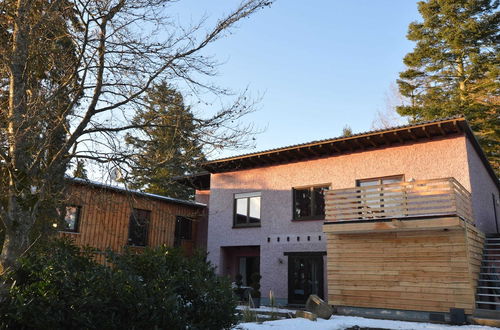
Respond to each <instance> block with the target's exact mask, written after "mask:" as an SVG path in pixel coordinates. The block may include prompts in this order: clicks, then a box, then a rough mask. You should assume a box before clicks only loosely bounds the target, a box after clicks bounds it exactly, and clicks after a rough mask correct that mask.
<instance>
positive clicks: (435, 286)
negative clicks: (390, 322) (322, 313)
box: [324, 217, 481, 313]
mask: <svg viewBox="0 0 500 330" xmlns="http://www.w3.org/2000/svg"><path fill="white" fill-rule="evenodd" d="M444 219H446V220H445V221H444V222H442V223H441V225H443V224H454V225H455V227H454V228H455V229H454V230H448V231H443V230H435V229H431V230H429V229H425V228H421V229H422V230H418V229H420V228H418V226H417V229H415V230H413V231H407V232H404V231H401V224H398V225H397V226H395V229H396V230H397V231H394V232H390V233H387V232H373V231H370V230H372V229H373V228H372V229H368V228H367V229H368V230H367V231H366V232H365V233H349V234H338V233H336V232H328V231H327V230H329V229H331V228H334V227H336V226H343V225H344V224H334V225H328V224H327V225H324V230H325V232H327V258H326V259H327V265H328V271H327V278H328V290H329V291H328V292H329V303H330V304H334V305H335V304H336V305H343V306H358V307H370V308H391V309H403V310H421V311H440V312H449V308H464V309H465V310H466V312H467V313H472V311H473V309H474V299H475V297H474V288H473V287H472V286H471V283H472V281H473V279H474V274H472V273H471V271H470V267H471V265H473V264H472V263H471V260H476V259H474V258H478V257H476V256H474V254H475V253H476V252H477V251H478V250H479V249H480V247H479V246H478V245H480V241H478V240H480V237H481V236H480V233H478V234H476V232H475V231H476V230H475V228H474V227H472V226H471V225H470V224H467V223H464V222H463V221H462V220H460V219H459V218H458V217H449V218H444ZM440 220H441V219H440ZM418 221H421V222H424V223H425V222H427V224H429V223H432V222H435V221H436V219H432V220H430V219H426V220H412V221H406V223H411V222H418ZM402 222H404V221H402ZM406 223H405V225H406ZM351 224H353V223H351ZM367 224H368V225H373V223H367ZM438 224H439V222H438ZM346 225H349V224H346ZM354 225H360V224H354ZM466 231H468V232H469V234H468V236H466ZM469 237H470V238H469ZM478 237H479V239H478ZM474 267H477V265H476V266H474Z"/></svg>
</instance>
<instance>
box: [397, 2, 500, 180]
mask: <svg viewBox="0 0 500 330" xmlns="http://www.w3.org/2000/svg"><path fill="white" fill-rule="evenodd" d="M498 6H499V2H498V1H495V0H427V1H420V2H419V3H418V10H419V12H420V14H421V15H422V18H423V21H422V22H413V23H411V24H410V26H409V30H408V35H407V37H408V39H409V40H411V41H414V42H416V45H415V48H414V50H413V51H412V52H410V53H408V54H407V55H406V56H405V57H404V64H405V65H406V66H407V69H406V70H405V71H403V72H401V73H400V79H399V80H398V85H399V90H400V92H401V94H402V95H403V96H404V97H406V98H408V100H409V104H408V105H402V106H399V107H397V111H398V113H399V114H401V115H404V116H409V117H410V118H411V120H414V121H416V120H428V119H435V118H438V117H447V116H453V115H464V116H465V117H466V119H467V120H468V121H469V123H470V124H471V127H472V129H473V130H474V131H475V133H476V135H477V137H478V138H479V142H480V144H481V146H482V147H483V149H484V150H485V152H486V154H487V156H488V157H489V160H490V162H491V163H492V164H493V167H494V168H495V169H496V171H497V173H498V172H499V171H500V155H499V152H500V110H499V109H500V81H499V79H498V77H499V76H500V44H499V38H500V36H499V24H500V12H499V11H498Z"/></svg>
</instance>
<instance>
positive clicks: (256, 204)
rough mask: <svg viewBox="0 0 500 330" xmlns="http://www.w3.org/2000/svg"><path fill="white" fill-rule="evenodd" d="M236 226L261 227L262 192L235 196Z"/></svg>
mask: <svg viewBox="0 0 500 330" xmlns="http://www.w3.org/2000/svg"><path fill="white" fill-rule="evenodd" d="M234 226H235V227H245V226H260V192H253V193H244V194H235V195H234Z"/></svg>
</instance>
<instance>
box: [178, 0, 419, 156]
mask: <svg viewBox="0 0 500 330" xmlns="http://www.w3.org/2000/svg"><path fill="white" fill-rule="evenodd" d="M238 3H239V1H238V0H236V1H235V0H211V1H200V0H185V1H181V2H179V3H178V4H176V5H175V9H180V11H181V14H180V15H181V17H184V18H185V17H187V16H189V17H190V18H192V19H193V20H194V21H196V20H197V18H198V17H200V16H201V15H202V14H204V13H205V14H207V15H208V16H209V17H210V18H211V19H215V18H217V17H218V16H220V15H221V14H222V13H224V12H228V11H229V10H230V9H231V8H234V7H235V6H236V5H237V4H238ZM419 19H420V16H419V14H418V11H417V4H416V0H377V1H373V0H358V1H346V0H342V1H341V0H329V1H328V0H317V1H298V0H278V1H276V2H275V3H274V4H273V5H272V6H271V7H270V8H266V9H264V10H262V11H260V12H258V13H257V14H255V15H254V16H252V17H251V18H249V19H246V20H244V21H242V22H241V23H240V24H239V27H238V28H237V29H236V30H234V33H233V34H232V35H230V36H228V37H227V38H224V39H221V40H219V41H217V42H216V43H215V44H214V45H213V46H211V47H210V48H209V53H211V54H213V55H215V57H216V58H217V59H219V60H221V61H224V62H225V63H224V65H223V66H221V67H220V68H219V76H218V77H216V78H215V80H216V82H217V83H218V84H219V85H222V86H226V87H230V88H232V89H234V90H243V89H244V88H245V87H247V86H248V87H249V89H250V91H251V92H252V94H254V95H257V94H259V93H261V94H263V98H262V100H261V102H260V103H259V106H258V108H259V111H257V112H256V113H252V114H250V115H249V116H248V117H247V118H246V120H247V121H249V122H253V123H254V124H255V125H256V127H258V128H261V129H265V131H264V132H263V133H262V134H259V135H257V136H256V143H255V144H256V145H255V148H254V149H245V150H239V151H225V152H223V153H222V154H220V155H218V156H217V158H219V157H225V156H230V155H234V154H241V153H247V152H254V151H259V150H265V149H270V148H276V147H281V146H286V145H291V144H297V143H303V142H308V141H312V140H318V139H325V138H331V137H335V136H338V135H340V134H341V132H342V128H343V127H344V126H345V125H349V126H350V127H351V128H352V129H353V131H354V132H355V133H357V132H362V131H367V130H370V129H371V124H372V121H373V120H374V118H375V115H376V112H377V111H378V110H384V109H385V107H386V101H385V99H386V95H387V94H388V93H390V89H391V84H394V83H395V81H396V79H397V77H398V73H399V72H400V71H402V70H403V69H404V65H403V62H402V59H403V57H404V55H405V54H406V53H408V52H409V51H411V50H412V48H413V43H412V42H410V41H408V40H407V39H406V32H407V30H408V24H409V23H410V22H412V21H415V20H419Z"/></svg>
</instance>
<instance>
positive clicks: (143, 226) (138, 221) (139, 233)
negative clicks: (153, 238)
mask: <svg viewBox="0 0 500 330" xmlns="http://www.w3.org/2000/svg"><path fill="white" fill-rule="evenodd" d="M150 217H151V211H147V210H139V209H132V214H131V215H130V224H129V231H128V245H132V246H146V245H147V242H148V228H149V219H150Z"/></svg>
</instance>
